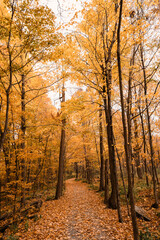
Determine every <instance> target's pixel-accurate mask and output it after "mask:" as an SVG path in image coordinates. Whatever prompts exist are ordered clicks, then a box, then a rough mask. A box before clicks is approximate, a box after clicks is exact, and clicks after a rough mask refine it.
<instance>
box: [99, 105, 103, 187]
mask: <svg viewBox="0 0 160 240" xmlns="http://www.w3.org/2000/svg"><path fill="white" fill-rule="evenodd" d="M99 145H100V159H101V162H100V186H99V191H103V190H104V157H103V126H102V108H101V107H100V109H99Z"/></svg>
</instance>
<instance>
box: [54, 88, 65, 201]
mask: <svg viewBox="0 0 160 240" xmlns="http://www.w3.org/2000/svg"><path fill="white" fill-rule="evenodd" d="M63 102H65V89H64V86H63V88H62V103H63ZM62 114H63V112H62ZM62 117H63V119H62V129H61V142H60V153H59V168H58V181H57V187H56V196H55V199H59V198H60V197H61V196H62V194H63V180H64V162H65V135H66V133H65V126H66V119H65V117H64V116H62Z"/></svg>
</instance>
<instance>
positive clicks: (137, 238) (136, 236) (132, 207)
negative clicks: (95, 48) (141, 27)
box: [117, 0, 139, 240]
mask: <svg viewBox="0 0 160 240" xmlns="http://www.w3.org/2000/svg"><path fill="white" fill-rule="evenodd" d="M122 6H123V0H120V10H119V21H118V29H117V61H118V74H119V88H120V99H121V109H122V123H123V134H124V146H125V155H126V165H127V172H128V188H129V193H130V194H129V195H130V196H129V197H130V205H131V217H132V226H133V234H134V240H139V234H138V225H137V219H136V212H135V203H134V196H133V185H132V179H131V162H130V156H129V151H128V139H127V128H126V119H125V110H124V97H123V85H122V70H121V55H120V54H121V52H120V29H121V21H122Z"/></svg>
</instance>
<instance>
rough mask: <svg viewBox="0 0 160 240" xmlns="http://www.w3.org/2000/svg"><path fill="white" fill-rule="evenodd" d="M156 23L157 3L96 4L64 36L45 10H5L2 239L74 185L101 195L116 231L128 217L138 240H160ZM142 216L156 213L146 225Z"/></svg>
mask: <svg viewBox="0 0 160 240" xmlns="http://www.w3.org/2000/svg"><path fill="white" fill-rule="evenodd" d="M72 11H73V10H72ZM159 14H160V3H159V1H158V0H154V1H148V0H141V1H139V0H137V1H131V2H128V1H123V0H120V1H111V0H92V1H89V2H88V1H86V2H83V3H82V9H81V10H78V11H76V10H75V14H74V16H73V17H72V18H71V20H70V22H69V23H68V24H67V26H66V25H65V24H63V23H62V24H57V22H56V17H55V14H54V12H53V11H52V10H51V9H50V8H49V7H47V6H45V5H41V3H39V2H38V1H35V2H34V1H32V0H24V1H19V0H6V1H2V0H0V221H1V223H0V224H1V225H0V232H1V236H0V237H1V239H18V238H16V236H15V237H14V235H13V233H14V231H12V230H13V229H14V230H15V228H18V225H19V224H20V223H21V222H24V223H26V221H33V219H34V220H35V221H36V220H38V218H39V215H38V212H39V210H40V208H41V205H42V203H43V201H51V200H54V199H56V200H58V199H60V198H61V196H62V195H63V193H64V192H65V180H67V179H69V178H75V179H76V180H77V181H79V180H82V181H83V182H86V183H88V184H89V187H90V188H92V189H96V190H97V191H99V193H100V195H101V197H102V198H103V201H104V203H105V205H106V207H107V208H109V209H116V210H117V222H118V221H119V222H120V223H123V222H124V211H126V212H127V214H128V215H129V216H130V219H131V222H132V229H133V239H134V240H138V239H159V237H160V236H159V235H158V229H157V231H156V230H155V229H154V230H153V229H152V227H153V228H154V226H155V225H156V224H157V221H158V218H159V217H160V212H159V200H160V188H159V176H160V137H159V136H160V121H159V117H160V106H159V103H160V80H159V79H160V74H159V68H160V42H159V36H160V34H159V21H160V15H159ZM72 27H73V30H72V31H71V30H70V29H71V28H72ZM67 28H68V29H69V30H68V32H69V33H67V34H66V33H65V34H62V33H63V31H64V29H66V32H67ZM69 81H70V82H71V83H72V84H73V86H74V87H75V85H76V90H75V92H74V94H73V95H72V97H71V98H70V99H69V100H67V91H68V89H69V86H70V85H69V83H68V82H69ZM50 92H53V93H55V94H57V93H58V100H59V101H60V108H59V109H58V110H57V108H56V107H55V106H54V105H53V99H51V98H50V97H49V93H50ZM54 100H56V99H54ZM138 207H141V210H146V212H145V214H147V211H149V210H151V211H152V212H150V216H149V217H148V216H147V217H144V216H141V217H143V220H142V222H139V221H138V222H137V216H139V213H138V211H139V209H138ZM53 211H54V209H53ZM142 215H144V214H142ZM145 218H148V221H150V220H151V222H150V225H148V227H149V230H148V229H147V230H146V229H145V227H144V228H142V225H143V221H145V220H146V219H145ZM150 218H151V219H150ZM9 229H10V230H9ZM8 230H9V231H11V233H10V234H11V235H10V236H9V235H6V231H8ZM152 230H153V231H152ZM7 237H8V238H7ZM9 237H10V238H9ZM124 237H125V236H124ZM147 237H148V238H147ZM91 239H92V238H91ZM124 239H125V238H124Z"/></svg>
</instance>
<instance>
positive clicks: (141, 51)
mask: <svg viewBox="0 0 160 240" xmlns="http://www.w3.org/2000/svg"><path fill="white" fill-rule="evenodd" d="M140 55H141V63H142V70H143V80H144V95H145V103H146V114H147V127H148V135H149V146H150V156H151V164H152V181H153V192H154V198H155V207H156V208H158V195H157V183H156V176H155V166H154V149H153V141H152V130H151V122H150V114H149V107H148V98H147V78H146V71H145V64H144V57H143V46H142V43H141V44H140Z"/></svg>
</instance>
